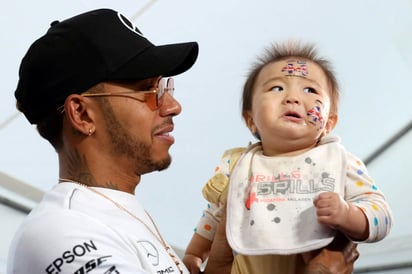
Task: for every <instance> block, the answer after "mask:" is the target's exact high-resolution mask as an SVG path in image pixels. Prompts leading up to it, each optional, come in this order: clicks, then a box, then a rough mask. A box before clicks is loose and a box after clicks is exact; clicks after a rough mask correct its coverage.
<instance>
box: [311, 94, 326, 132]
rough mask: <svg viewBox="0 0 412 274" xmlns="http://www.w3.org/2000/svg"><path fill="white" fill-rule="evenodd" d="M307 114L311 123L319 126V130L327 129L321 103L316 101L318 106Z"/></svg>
mask: <svg viewBox="0 0 412 274" xmlns="http://www.w3.org/2000/svg"><path fill="white" fill-rule="evenodd" d="M306 114H307V115H308V118H309V123H311V124H312V125H315V126H316V125H319V128H318V130H322V129H323V128H324V127H325V119H324V118H323V115H322V102H321V101H319V100H316V105H315V106H314V107H313V108H311V109H309V110H308V112H307V113H306Z"/></svg>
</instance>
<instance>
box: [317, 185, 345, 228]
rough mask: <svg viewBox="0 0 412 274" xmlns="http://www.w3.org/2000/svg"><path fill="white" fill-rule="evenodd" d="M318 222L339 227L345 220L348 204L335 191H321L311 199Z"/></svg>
mask: <svg viewBox="0 0 412 274" xmlns="http://www.w3.org/2000/svg"><path fill="white" fill-rule="evenodd" d="M313 204H314V205H315V207H316V214H317V216H318V222H319V223H321V224H324V225H328V226H330V227H332V228H333V229H339V228H340V227H341V226H342V225H343V224H345V223H346V222H347V219H348V215H349V204H348V203H347V202H346V201H345V200H344V199H343V198H342V197H341V196H340V195H339V194H338V193H335V192H322V193H320V194H319V195H318V197H317V198H316V199H315V200H314V201H313Z"/></svg>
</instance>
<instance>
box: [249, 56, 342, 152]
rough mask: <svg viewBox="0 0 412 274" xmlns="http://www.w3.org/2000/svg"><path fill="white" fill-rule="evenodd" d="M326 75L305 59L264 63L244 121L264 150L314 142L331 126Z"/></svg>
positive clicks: (295, 147) (302, 146)
mask: <svg viewBox="0 0 412 274" xmlns="http://www.w3.org/2000/svg"><path fill="white" fill-rule="evenodd" d="M329 110H330V93H329V86H328V79H327V77H326V75H325V73H324V72H323V71H322V69H321V68H320V67H319V66H318V65H317V64H316V63H313V62H311V61H308V60H299V59H298V58H293V59H292V58H291V59H289V60H282V61H277V62H273V63H270V64H268V65H266V66H265V67H264V68H263V69H262V71H261V72H260V73H259V75H258V77H257V78H256V82H255V85H254V89H253V98H252V110H251V111H250V113H248V115H247V119H246V121H247V123H248V126H249V128H250V129H251V131H252V132H254V133H258V134H259V135H260V137H261V140H262V143H263V148H264V150H265V151H264V152H265V154H273V155H275V154H279V153H293V152H295V151H301V150H305V149H309V148H311V147H313V146H315V145H316V143H317V141H318V139H319V138H320V137H321V135H322V134H326V133H328V132H329V131H330V130H331V129H333V127H334V125H335V123H336V119H337V117H336V118H333V117H332V119H330V118H331V117H329Z"/></svg>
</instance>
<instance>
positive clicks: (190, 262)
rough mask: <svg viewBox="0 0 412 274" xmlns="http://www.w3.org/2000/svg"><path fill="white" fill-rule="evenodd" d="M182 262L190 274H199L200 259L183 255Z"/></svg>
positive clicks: (190, 255)
mask: <svg viewBox="0 0 412 274" xmlns="http://www.w3.org/2000/svg"><path fill="white" fill-rule="evenodd" d="M182 261H183V263H184V264H185V265H186V267H187V269H189V272H190V274H199V272H200V267H201V266H202V259H201V258H199V257H197V256H195V255H192V254H185V255H184V256H183V259H182Z"/></svg>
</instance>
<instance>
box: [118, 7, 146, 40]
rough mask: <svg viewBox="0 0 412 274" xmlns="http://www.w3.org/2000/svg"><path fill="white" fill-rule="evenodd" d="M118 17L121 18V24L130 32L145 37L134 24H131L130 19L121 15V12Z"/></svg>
mask: <svg viewBox="0 0 412 274" xmlns="http://www.w3.org/2000/svg"><path fill="white" fill-rule="evenodd" d="M117 17H119V19H120V22H122V24H123V25H124V26H125V27H126V28H128V29H129V30H131V31H133V32H134V33H136V34H137V35H139V36H142V37H143V34H142V33H141V32H140V30H139V29H138V28H137V27H136V26H135V25H134V24H133V23H132V22H130V20H129V19H127V18H126V17H125V16H124V15H122V14H120V13H119V12H118V13H117Z"/></svg>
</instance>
